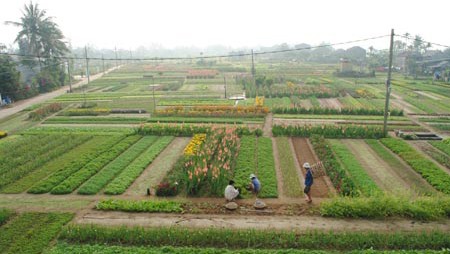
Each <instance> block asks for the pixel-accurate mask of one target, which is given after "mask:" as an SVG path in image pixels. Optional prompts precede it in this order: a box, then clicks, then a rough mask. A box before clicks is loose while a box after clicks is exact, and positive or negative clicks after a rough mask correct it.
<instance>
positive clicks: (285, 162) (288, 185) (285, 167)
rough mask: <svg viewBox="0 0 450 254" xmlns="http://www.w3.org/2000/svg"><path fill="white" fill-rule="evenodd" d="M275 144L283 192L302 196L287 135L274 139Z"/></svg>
mask: <svg viewBox="0 0 450 254" xmlns="http://www.w3.org/2000/svg"><path fill="white" fill-rule="evenodd" d="M276 144H277V148H278V155H279V158H280V168H281V174H282V178H283V193H284V195H286V196H287V197H291V198H296V197H297V198H298V197H302V196H303V192H302V188H301V186H302V185H301V183H300V180H299V178H298V172H297V168H296V166H295V158H294V157H293V153H292V152H290V151H291V146H290V144H289V139H288V138H287V137H279V138H277V139H276Z"/></svg>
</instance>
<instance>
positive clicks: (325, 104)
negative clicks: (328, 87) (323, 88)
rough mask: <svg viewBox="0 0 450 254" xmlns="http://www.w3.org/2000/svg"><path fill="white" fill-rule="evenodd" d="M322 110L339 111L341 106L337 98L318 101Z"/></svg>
mask: <svg viewBox="0 0 450 254" xmlns="http://www.w3.org/2000/svg"><path fill="white" fill-rule="evenodd" d="M318 100H319V102H320V106H321V107H322V108H332V109H341V108H342V104H341V102H340V101H339V100H338V99H337V98H327V99H318Z"/></svg>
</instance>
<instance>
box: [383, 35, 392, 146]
mask: <svg viewBox="0 0 450 254" xmlns="http://www.w3.org/2000/svg"><path fill="white" fill-rule="evenodd" d="M393 48H394V29H392V30H391V43H390V45H389V67H388V76H387V80H386V103H385V105H384V124H383V133H384V136H385V137H387V132H388V131H387V119H388V115H389V96H390V94H391V77H392V57H393V51H394V50H393Z"/></svg>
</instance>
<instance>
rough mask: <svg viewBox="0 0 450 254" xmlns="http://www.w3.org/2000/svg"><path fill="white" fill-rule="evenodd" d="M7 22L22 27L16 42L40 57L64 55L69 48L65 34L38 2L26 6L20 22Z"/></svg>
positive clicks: (30, 53) (26, 51)
mask: <svg viewBox="0 0 450 254" xmlns="http://www.w3.org/2000/svg"><path fill="white" fill-rule="evenodd" d="M5 24H9V25H14V26H17V27H20V28H21V30H20V31H19V33H18V34H17V37H16V39H15V42H17V43H19V47H20V48H21V51H22V52H24V53H26V54H29V55H36V56H38V57H45V58H53V57H59V56H63V55H64V54H65V53H67V52H68V51H69V50H68V48H67V46H66V44H65V42H64V41H63V39H64V35H63V33H62V32H61V30H60V29H59V28H58V25H57V24H56V23H54V22H53V20H52V17H47V16H46V11H45V10H41V9H39V5H38V4H33V2H30V3H29V4H28V5H25V6H24V11H23V16H22V18H20V21H19V22H14V21H6V22H5Z"/></svg>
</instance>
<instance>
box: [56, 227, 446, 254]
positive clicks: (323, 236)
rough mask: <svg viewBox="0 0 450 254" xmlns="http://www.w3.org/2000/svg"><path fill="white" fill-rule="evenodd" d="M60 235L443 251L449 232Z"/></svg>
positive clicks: (172, 230)
mask: <svg viewBox="0 0 450 254" xmlns="http://www.w3.org/2000/svg"><path fill="white" fill-rule="evenodd" d="M59 238H60V239H61V240H65V241H67V242H69V243H74V244H110V245H138V246H139V245H140V246H143V245H145V246H154V247H162V246H174V247H176V246H180V247H181V246H190V247H198V248H208V247H214V248H231V249H241V248H258V249H317V250H341V251H345V250H367V249H371V248H373V249H375V250H442V249H444V248H449V247H450V233H448V232H440V231H432V232H395V233H390V232H379V233H377V232H336V233H335V232H319V231H306V232H297V231H276V230H254V229H247V230H236V229H216V228H203V229H186V228H180V227H165V228H142V227H104V226H96V225H69V226H68V227H66V228H65V229H64V230H63V231H62V232H61V234H60V237H59Z"/></svg>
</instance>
